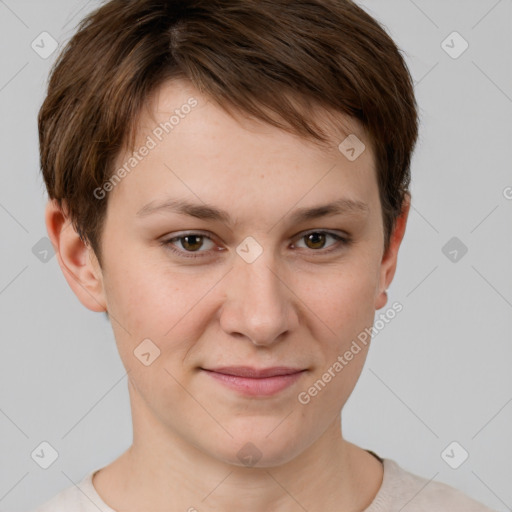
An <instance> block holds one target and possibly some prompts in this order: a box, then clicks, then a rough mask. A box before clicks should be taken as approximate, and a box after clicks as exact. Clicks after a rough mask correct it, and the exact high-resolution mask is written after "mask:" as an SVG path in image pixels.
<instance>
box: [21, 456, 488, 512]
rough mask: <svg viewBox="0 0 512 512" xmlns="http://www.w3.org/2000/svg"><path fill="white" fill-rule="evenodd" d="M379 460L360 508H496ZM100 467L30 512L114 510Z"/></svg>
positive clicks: (371, 511) (462, 511) (425, 511)
mask: <svg viewBox="0 0 512 512" xmlns="http://www.w3.org/2000/svg"><path fill="white" fill-rule="evenodd" d="M370 453H371V452H370ZM373 455H375V454H373ZM382 462H383V465H384V475H383V481H382V485H381V487H380V489H379V492H378V493H377V495H376V496H375V498H374V499H373V501H372V502H371V504H370V506H369V507H367V508H366V509H365V510H364V511H362V512H398V511H400V510H402V509H403V512H496V511H493V510H492V509H490V508H488V507H486V506H485V505H483V504H482V503H479V502H477V501H475V500H473V499H471V498H469V497H468V496H466V495H465V494H463V493H462V492H461V491H458V490H457V489H455V488H453V487H450V486H449V485H447V484H444V483H441V482H436V481H431V482H429V481H428V480H427V479H426V478H423V477H420V476H418V475H415V474H413V473H410V472H408V471H406V470H404V469H402V468H401V467H400V466H399V465H398V464H397V463H396V462H395V461H394V460H391V459H382ZM99 469H101V468H98V469H95V470H94V471H91V472H90V473H89V474H87V476H85V477H84V478H83V480H81V482H79V484H78V486H77V487H68V488H66V489H64V490H63V491H61V492H60V493H59V494H57V495H56V496H54V497H53V498H51V499H50V500H48V501H46V502H45V503H43V504H42V505H41V506H39V507H38V508H37V509H35V510H33V511H31V512H116V511H115V510H114V509H112V508H111V507H109V506H108V505H107V504H106V503H105V502H104V501H103V500H102V499H101V498H100V496H99V494H98V493H97V492H96V489H95V488H94V486H93V484H92V477H93V475H94V473H96V471H99ZM406 505H407V506H406Z"/></svg>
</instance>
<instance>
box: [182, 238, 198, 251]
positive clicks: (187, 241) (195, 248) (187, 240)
mask: <svg viewBox="0 0 512 512" xmlns="http://www.w3.org/2000/svg"><path fill="white" fill-rule="evenodd" d="M183 238H184V239H185V246H187V247H186V248H187V249H190V250H192V251H196V250H197V249H199V248H200V247H201V240H200V239H201V238H202V236H200V235H187V236H185V237H183ZM189 239H195V240H196V243H195V244H194V243H192V244H190V243H189ZM198 240H199V241H198ZM190 245H196V246H197V247H190Z"/></svg>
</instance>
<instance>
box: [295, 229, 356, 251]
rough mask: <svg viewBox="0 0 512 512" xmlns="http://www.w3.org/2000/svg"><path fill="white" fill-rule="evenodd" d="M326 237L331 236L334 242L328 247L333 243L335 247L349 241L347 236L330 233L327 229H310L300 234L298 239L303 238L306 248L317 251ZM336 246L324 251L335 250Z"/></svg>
mask: <svg viewBox="0 0 512 512" xmlns="http://www.w3.org/2000/svg"><path fill="white" fill-rule="evenodd" d="M326 237H331V238H332V239H334V240H335V243H334V244H331V245H330V246H329V247H332V246H333V245H334V246H337V247H336V248H340V247H339V246H343V245H348V243H349V241H350V240H349V238H348V237H342V236H340V235H337V234H334V233H330V232H329V231H310V232H309V233H306V234H303V235H301V236H300V238H299V241H302V240H305V243H306V248H307V249H312V250H314V251H315V252H318V251H319V250H321V249H323V248H324V247H325V241H326ZM336 248H335V249H329V250H328V251H324V252H331V251H332V250H336Z"/></svg>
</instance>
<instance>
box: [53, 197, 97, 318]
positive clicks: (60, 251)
mask: <svg viewBox="0 0 512 512" xmlns="http://www.w3.org/2000/svg"><path fill="white" fill-rule="evenodd" d="M63 208H64V210H66V207H65V205H64V206H63ZM45 222H46V229H47V231H48V236H49V238H50V240H51V242H52V245H53V248H54V250H55V254H56V255H57V259H58V262H59V265H60V268H61V270H62V272H63V274H64V277H65V278H66V281H67V282H68V284H69V286H70V287H71V289H72V290H73V292H74V293H75V295H76V296H77V297H78V299H79V300H80V302H81V303H82V304H83V305H84V306H85V307H86V308H87V309H90V310H91V311H96V312H101V311H106V310H107V307H106V300H105V294H104V287H103V275H102V272H101V268H100V265H99V263H98V260H97V258H96V255H95V254H94V251H93V250H92V249H91V248H90V247H89V246H88V245H86V244H84V242H82V240H81V239H80V237H79V235H78V233H77V232H76V231H75V229H74V227H73V225H72V223H71V220H70V219H69V218H68V216H67V214H66V212H65V211H62V210H61V209H60V208H59V206H58V204H57V202H56V201H55V200H50V201H48V204H47V205H46V210H45Z"/></svg>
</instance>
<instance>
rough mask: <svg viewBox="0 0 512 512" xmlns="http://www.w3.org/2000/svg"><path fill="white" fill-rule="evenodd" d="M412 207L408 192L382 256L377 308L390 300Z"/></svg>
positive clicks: (376, 300) (376, 299)
mask: <svg viewBox="0 0 512 512" xmlns="http://www.w3.org/2000/svg"><path fill="white" fill-rule="evenodd" d="M410 207H411V195H410V193H407V194H406V198H405V200H404V205H403V207H402V213H401V214H400V216H399V217H397V219H396V223H395V228H394V230H393V233H392V234H391V238H390V242H389V247H388V250H387V251H386V252H385V253H384V255H383V257H382V262H381V267H380V282H379V288H378V293H377V296H376V298H375V309H381V308H383V307H384V306H385V305H386V303H387V301H388V297H387V291H386V290H387V289H388V288H389V286H390V284H391V281H392V280H393V277H394V275H395V271H396V265H397V261H398V249H399V248H400V244H401V243H402V240H403V237H404V234H405V227H406V224H407V218H408V216H409V210H410Z"/></svg>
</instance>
